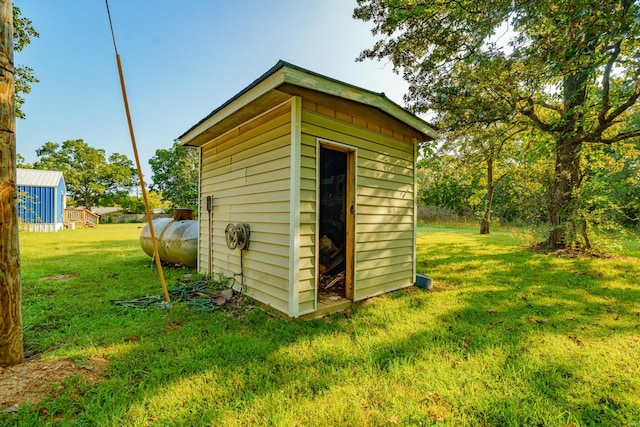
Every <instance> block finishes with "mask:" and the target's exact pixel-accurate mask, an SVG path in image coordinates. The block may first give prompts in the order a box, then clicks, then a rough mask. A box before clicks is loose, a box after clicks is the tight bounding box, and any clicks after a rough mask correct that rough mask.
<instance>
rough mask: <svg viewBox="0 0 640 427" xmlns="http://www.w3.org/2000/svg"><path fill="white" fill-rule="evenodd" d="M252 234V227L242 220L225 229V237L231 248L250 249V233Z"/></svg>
mask: <svg viewBox="0 0 640 427" xmlns="http://www.w3.org/2000/svg"><path fill="white" fill-rule="evenodd" d="M250 234H251V228H250V227H249V224H246V223H244V222H240V223H238V224H229V225H227V228H226V229H225V230H224V237H225V240H226V241H227V247H228V248H229V249H235V248H240V250H241V251H242V249H249V235H250Z"/></svg>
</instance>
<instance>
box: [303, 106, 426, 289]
mask: <svg viewBox="0 0 640 427" xmlns="http://www.w3.org/2000/svg"><path fill="white" fill-rule="evenodd" d="M322 102H323V101H322V100H318V102H317V103H309V102H306V103H305V102H303V112H302V132H303V137H302V140H303V141H306V142H307V143H308V144H309V145H311V142H312V141H315V139H316V138H321V139H326V140H329V141H334V142H338V143H340V144H345V145H348V146H351V147H353V148H354V149H356V150H357V159H356V224H355V234H356V235H355V258H356V260H355V280H354V284H355V287H354V300H360V299H364V298H367V297H370V296H374V295H378V294H381V293H384V292H388V291H390V290H394V289H399V288H402V287H406V286H411V285H412V284H413V282H414V277H413V274H414V273H413V258H414V256H415V255H414V251H415V249H414V248H415V237H414V222H415V220H414V215H415V212H414V210H415V206H414V204H415V202H414V200H415V187H414V162H415V158H414V145H413V142H408V140H409V137H408V136H406V135H405V134H404V133H402V132H401V131H402V129H398V128H397V127H396V128H395V129H392V128H391V127H390V126H389V124H388V123H386V122H385V123H382V124H376V122H375V118H376V117H373V118H372V117H368V118H366V119H365V118H362V119H361V120H359V119H358V117H356V116H354V117H352V119H351V121H350V122H348V121H347V120H346V117H345V115H344V114H339V112H337V111H332V108H331V107H330V105H321V103H322ZM327 104H330V103H327ZM365 125H366V126H365ZM385 129H387V131H386V132H385ZM398 135H402V137H401V139H398ZM314 146H315V145H314ZM308 152H309V154H310V155H311V154H312V153H311V149H310V148H309V149H308ZM313 154H315V153H313ZM314 173H315V171H314Z"/></svg>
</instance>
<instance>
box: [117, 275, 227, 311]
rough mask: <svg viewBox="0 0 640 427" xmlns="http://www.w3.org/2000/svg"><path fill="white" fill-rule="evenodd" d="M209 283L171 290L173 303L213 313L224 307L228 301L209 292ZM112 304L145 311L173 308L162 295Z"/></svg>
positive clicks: (181, 286) (197, 283)
mask: <svg viewBox="0 0 640 427" xmlns="http://www.w3.org/2000/svg"><path fill="white" fill-rule="evenodd" d="M207 285H208V282H205V281H199V282H194V283H189V284H184V283H183V284H179V285H178V286H176V287H174V288H171V289H169V295H170V296H171V301H172V302H181V303H184V304H185V305H186V306H187V307H189V308H195V309H198V310H201V311H213V310H214V309H215V308H216V307H218V306H220V305H223V304H224V303H225V302H227V299H226V298H225V297H224V296H223V295H220V294H214V293H211V292H209V291H208V290H207ZM111 303H112V304H115V305H120V306H123V307H128V308H137V309H140V310H144V309H146V308H147V307H149V306H155V307H157V308H164V309H168V308H170V307H171V304H170V303H167V302H166V301H165V300H164V298H163V297H162V296H160V295H150V296H145V297H140V298H135V299H132V300H111Z"/></svg>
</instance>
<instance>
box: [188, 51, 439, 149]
mask: <svg viewBox="0 0 640 427" xmlns="http://www.w3.org/2000/svg"><path fill="white" fill-rule="evenodd" d="M289 85H291V86H297V87H301V88H304V89H310V90H315V91H317V92H321V93H325V94H328V95H332V96H336V97H339V98H343V99H347V100H350V101H354V102H358V103H360V104H364V105H368V106H370V107H373V108H376V109H378V110H380V111H382V112H384V113H386V114H388V115H390V116H391V117H394V118H395V119H397V120H399V121H400V122H402V123H404V124H406V125H407V126H410V127H411V128H413V129H415V130H416V131H418V132H419V133H421V134H422V135H423V136H424V141H429V140H432V139H435V138H436V137H437V132H436V130H435V129H434V128H433V126H431V125H430V124H429V123H427V122H426V121H424V120H422V119H421V118H419V117H417V116H415V115H413V114H412V113H410V112H409V111H407V110H406V109H404V108H402V107H401V106H399V105H398V104H396V103H394V102H393V101H391V100H390V99H389V98H387V97H386V96H385V95H384V93H376V92H372V91H369V90H366V89H362V88H359V87H357V86H353V85H350V84H347V83H344V82H341V81H338V80H335V79H332V78H329V77H326V76H323V75H321V74H318V73H314V72H312V71H309V70H305V69H304V68H300V67H298V66H295V65H293V64H289V63H288V62H285V61H279V62H278V63H277V64H276V65H275V66H273V67H272V68H271V69H270V70H269V71H267V72H266V73H265V74H263V75H262V76H260V78H258V79H257V80H255V81H254V82H253V83H251V84H250V85H249V86H247V87H246V88H244V89H243V90H242V91H241V92H240V93H238V94H237V95H236V96H234V97H233V98H231V99H230V100H228V101H227V102H225V103H224V104H222V105H221V106H220V107H218V108H217V109H215V110H214V111H212V112H211V113H210V114H209V115H208V116H206V117H205V118H204V119H202V120H200V121H199V122H198V123H196V124H195V125H194V126H193V127H191V129H189V130H188V131H186V132H185V133H184V134H182V135H181V136H180V137H179V140H180V141H181V143H182V144H183V145H191V146H201V145H202V144H204V143H206V142H208V141H211V140H212V139H213V138H216V137H218V136H220V135H222V134H224V133H225V132H227V131H229V130H231V129H233V128H235V127H237V126H239V125H241V124H242V123H245V122H246V121H248V120H249V119H251V118H252V117H254V116H255V115H257V114H260V113H262V112H264V111H266V110H268V109H270V108H272V107H274V106H276V105H278V104H280V103H282V102H284V101H286V100H287V99H289V98H290V97H291V94H290V93H287V90H286V87H288V86H289ZM279 89H284V90H279Z"/></svg>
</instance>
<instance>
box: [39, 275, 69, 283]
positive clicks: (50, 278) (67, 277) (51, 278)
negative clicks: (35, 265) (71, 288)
mask: <svg viewBox="0 0 640 427" xmlns="http://www.w3.org/2000/svg"><path fill="white" fill-rule="evenodd" d="M74 277H76V276H74V275H73V274H56V275H55V276H47V277H42V278H40V280H42V281H51V280H57V281H60V280H68V279H73V278H74Z"/></svg>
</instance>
